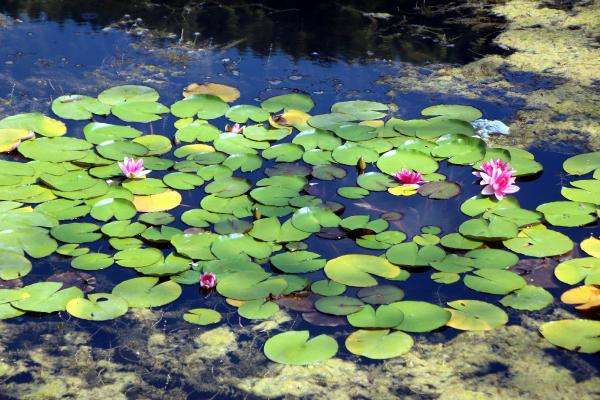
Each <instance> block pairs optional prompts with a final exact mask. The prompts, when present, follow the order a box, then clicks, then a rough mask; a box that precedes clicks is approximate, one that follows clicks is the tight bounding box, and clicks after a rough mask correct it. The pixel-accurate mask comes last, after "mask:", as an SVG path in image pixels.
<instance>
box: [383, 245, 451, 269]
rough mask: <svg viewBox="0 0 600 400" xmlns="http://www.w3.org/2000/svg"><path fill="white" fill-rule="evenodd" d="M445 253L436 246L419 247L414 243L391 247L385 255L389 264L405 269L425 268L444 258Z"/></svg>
mask: <svg viewBox="0 0 600 400" xmlns="http://www.w3.org/2000/svg"><path fill="white" fill-rule="evenodd" d="M445 255H446V253H445V252H444V250H442V249H441V248H439V247H437V246H431V245H428V246H423V247H421V248H419V246H418V245H417V244H416V243H414V242H407V243H400V244H397V245H395V246H392V247H390V248H389V249H388V251H387V252H386V253H385V256H386V257H387V259H388V260H390V262H392V263H394V264H397V265H403V266H407V267H425V266H428V265H429V264H430V263H432V262H434V261H439V260H441V259H443V258H444V256H445Z"/></svg>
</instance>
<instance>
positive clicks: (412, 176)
mask: <svg viewBox="0 0 600 400" xmlns="http://www.w3.org/2000/svg"><path fill="white" fill-rule="evenodd" d="M394 178H395V179H396V180H397V181H398V182H399V183H401V184H402V185H407V186H413V187H419V185H421V183H425V181H424V180H423V174H421V173H420V172H416V171H411V170H408V169H405V168H402V170H401V171H398V172H396V173H395V174H394Z"/></svg>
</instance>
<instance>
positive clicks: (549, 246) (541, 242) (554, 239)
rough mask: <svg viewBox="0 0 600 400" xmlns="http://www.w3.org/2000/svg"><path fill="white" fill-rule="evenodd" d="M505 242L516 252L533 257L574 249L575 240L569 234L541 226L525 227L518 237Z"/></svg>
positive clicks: (558, 253) (554, 254) (547, 255)
mask: <svg viewBox="0 0 600 400" xmlns="http://www.w3.org/2000/svg"><path fill="white" fill-rule="evenodd" d="M503 243H504V245H505V246H506V247H507V248H509V249H510V250H512V251H514V252H515V253H520V254H524V255H526V256H531V257H552V256H559V255H561V254H565V253H568V252H569V251H571V250H572V249H573V242H571V239H569V238H568V237H567V236H565V235H564V234H562V233H560V232H556V231H553V230H550V229H546V228H540V227H539V226H534V227H531V228H525V229H523V230H522V231H521V232H519V235H518V237H516V238H514V239H509V240H505V241H504V242H503Z"/></svg>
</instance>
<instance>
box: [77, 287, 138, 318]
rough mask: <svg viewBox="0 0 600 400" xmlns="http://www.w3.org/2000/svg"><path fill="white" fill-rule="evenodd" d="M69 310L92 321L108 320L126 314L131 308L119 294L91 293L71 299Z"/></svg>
mask: <svg viewBox="0 0 600 400" xmlns="http://www.w3.org/2000/svg"><path fill="white" fill-rule="evenodd" d="M66 309H67V312H68V313H69V314H71V315H72V316H74V317H77V318H81V319H87V320H90V321H107V320H110V319H115V318H118V317H120V316H121V315H124V314H125V313H126V312H127V310H128V309H129V307H128V305H127V302H126V301H125V300H124V299H122V298H121V297H119V296H116V295H114V294H109V293H94V294H89V295H88V298H87V299H84V298H82V297H79V298H74V299H72V300H70V301H69V302H68V303H67V305H66Z"/></svg>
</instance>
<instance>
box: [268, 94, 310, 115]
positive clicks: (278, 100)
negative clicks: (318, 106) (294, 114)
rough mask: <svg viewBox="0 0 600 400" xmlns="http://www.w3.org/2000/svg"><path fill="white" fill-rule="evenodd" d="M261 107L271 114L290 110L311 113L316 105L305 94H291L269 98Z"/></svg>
mask: <svg viewBox="0 0 600 400" xmlns="http://www.w3.org/2000/svg"><path fill="white" fill-rule="evenodd" d="M260 106H261V107H262V108H264V109H265V110H267V111H268V112H271V113H275V112H278V111H281V110H284V109H285V110H287V109H290V108H291V109H294V110H300V111H304V112H309V111H310V110H312V108H313V107H314V106H315V103H314V102H313V101H312V99H311V98H310V97H309V96H307V95H305V94H298V93H291V94H283V95H280V96H274V97H271V98H268V99H267V100H265V101H263V102H262V103H260Z"/></svg>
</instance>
